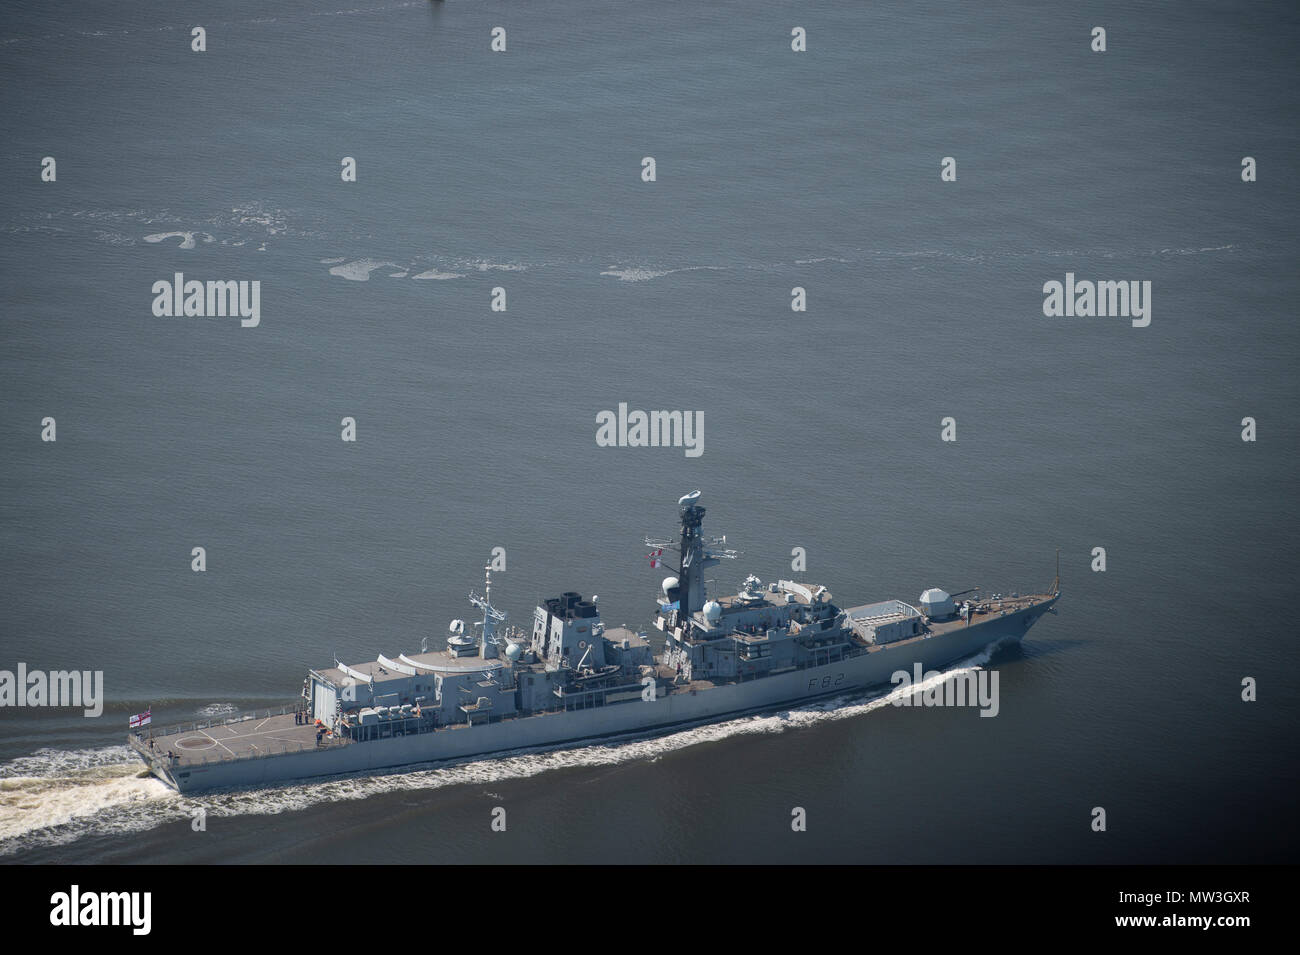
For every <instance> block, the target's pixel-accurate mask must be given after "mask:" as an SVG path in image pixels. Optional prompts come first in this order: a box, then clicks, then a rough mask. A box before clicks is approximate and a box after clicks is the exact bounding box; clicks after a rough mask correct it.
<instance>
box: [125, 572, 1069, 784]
mask: <svg viewBox="0 0 1300 955" xmlns="http://www.w3.org/2000/svg"><path fill="white" fill-rule="evenodd" d="M1056 599H1057V598H1056V597H1055V596H1052V597H1050V598H1048V599H1046V600H1044V601H1043V602H1041V603H1037V604H1035V605H1034V606H1032V607H1030V608H1026V609H1025V610H1022V611H1019V612H1017V613H1014V614H1009V615H1007V616H1006V617H1002V618H998V619H995V620H989V621H982V622H980V623H979V624H978V625H974V626H970V627H968V628H961V629H959V630H955V631H951V632H949V633H945V634H942V635H935V636H933V637H929V638H927V639H924V640H919V641H915V642H910V641H909V643H908V645H907V646H900V647H897V648H890V647H888V646H886V647H882V648H881V650H879V651H878V652H874V653H864V654H861V655H859V656H856V657H852V658H849V659H847V660H841V661H835V662H831V663H826V664H821V665H817V666H811V667H807V668H804V669H800V670H796V671H792V672H788V673H783V674H779V675H774V676H770V677H765V678H763V679H761V680H755V681H745V682H741V683H728V684H722V685H718V686H713V687H711V688H708V689H704V690H701V691H699V692H694V693H692V692H684V693H682V692H678V693H671V694H668V695H662V696H659V697H658V698H657V699H655V700H653V701H648V702H625V703H617V704H612V705H608V706H603V707H593V708H589V709H576V710H570V711H564V712H554V711H553V712H547V713H538V714H536V715H532V716H522V717H517V718H514V719H509V720H503V721H500V722H488V723H480V724H477V725H473V726H469V725H466V726H457V727H447V728H444V729H440V730H438V731H436V732H432V733H421V734H413V735H408V736H394V737H389V738H385V739H377V740H369V741H365V742H354V743H349V744H347V745H342V746H332V747H328V746H327V747H322V748H320V749H315V750H310V749H309V750H306V751H303V752H294V753H283V754H278V755H274V756H266V757H262V758H257V759H243V760H231V761H226V762H212V763H206V764H196V765H188V766H184V767H172V766H169V765H167V761H166V760H165V759H162V758H160V757H158V756H156V755H154V754H151V753H149V752H147V751H142V750H141V749H138V748H137V749H136V752H137V754H138V755H139V756H140V757H141V759H143V760H144V761H145V763H146V764H147V765H148V766H149V768H150V770H151V771H152V772H153V774H154V775H156V776H157V777H158V778H159V779H161V780H162V781H163V782H164V783H166V784H167V785H169V786H170V787H172V788H174V789H176V790H178V791H179V792H183V793H189V792H200V791H212V790H221V789H250V788H260V787H266V786H274V785H281V784H285V783H291V782H295V781H300V780H306V779H315V778H319V777H326V776H332V777H342V776H357V775H367V774H369V775H381V774H387V773H391V772H394V771H398V770H400V769H402V768H404V767H414V766H416V765H421V766H423V765H425V764H436V763H440V762H444V761H449V760H464V759H467V758H473V757H480V756H481V757H487V756H491V755H494V754H501V753H507V752H515V751H527V750H532V749H540V748H555V747H563V746H565V745H573V746H578V745H582V744H592V743H598V742H600V741H602V740H609V739H612V738H617V737H648V736H656V735H662V734H664V733H667V732H671V731H674V730H680V729H684V728H687V727H689V726H692V725H701V724H707V723H716V722H721V721H723V720H726V719H731V718H738V717H742V716H746V715H750V714H754V713H761V712H764V711H772V710H775V709H778V708H780V707H783V706H799V705H804V704H808V703H812V702H815V701H817V700H821V699H827V698H833V697H836V696H840V695H843V694H845V693H847V692H855V691H861V690H868V689H871V688H873V687H877V686H888V685H891V683H892V682H893V681H892V680H891V677H892V675H893V674H894V673H896V672H898V671H900V670H901V671H904V672H907V673H908V674H909V676H910V675H911V674H912V672H913V669H914V667H915V665H917V664H919V665H920V666H921V668H922V670H923V671H934V670H940V669H942V668H943V667H945V666H950V665H952V664H953V663H956V662H958V661H960V660H962V659H966V658H969V657H972V656H975V655H976V654H978V653H979V652H980V651H982V650H985V649H988V648H990V647H993V646H995V645H1001V644H1010V643H1016V642H1019V641H1020V640H1021V639H1022V638H1023V637H1024V635H1025V634H1026V633H1027V632H1028V630H1029V628H1030V627H1031V626H1032V625H1033V623H1034V622H1035V621H1036V620H1037V619H1038V617H1040V616H1041V615H1042V614H1044V613H1047V612H1048V611H1050V610H1051V609H1052V607H1053V605H1054V604H1055V603H1056Z"/></svg>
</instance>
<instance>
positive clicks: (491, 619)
mask: <svg viewBox="0 0 1300 955" xmlns="http://www.w3.org/2000/svg"><path fill="white" fill-rule="evenodd" d="M469 602H470V603H472V604H473V605H474V606H475V607H478V608H480V609H481V610H482V611H483V619H482V620H480V621H479V622H478V623H476V624H475V626H477V627H482V628H483V632H482V634H481V635H480V636H479V656H481V657H482V658H483V659H484V660H491V659H493V658H494V657H496V655H497V640H496V625H497V624H499V623H504V622H505V619H506V615H505V612H504V611H502V610H498V609H497V608H496V607H494V606H492V565H491V564H488V565H487V566H486V567H484V568H483V596H482V597H480V596H479V595H478V594H476V593H474V591H472V590H471V591H470V592H469Z"/></svg>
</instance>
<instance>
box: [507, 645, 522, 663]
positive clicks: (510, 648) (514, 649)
mask: <svg viewBox="0 0 1300 955" xmlns="http://www.w3.org/2000/svg"><path fill="white" fill-rule="evenodd" d="M523 652H524V648H523V647H521V646H520V645H519V644H517V643H507V644H506V659H507V660H509V661H510V662H511V663H515V662H516V661H518V659H519V658H520V657H521V656H522V655H523Z"/></svg>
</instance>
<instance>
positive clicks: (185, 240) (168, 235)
mask: <svg viewBox="0 0 1300 955" xmlns="http://www.w3.org/2000/svg"><path fill="white" fill-rule="evenodd" d="M176 238H179V239H181V244H180V247H181V248H182V249H192V248H194V233H193V232H155V233H154V234H153V235H147V236H145V237H144V240H145V241H146V242H161V241H163V239H176Z"/></svg>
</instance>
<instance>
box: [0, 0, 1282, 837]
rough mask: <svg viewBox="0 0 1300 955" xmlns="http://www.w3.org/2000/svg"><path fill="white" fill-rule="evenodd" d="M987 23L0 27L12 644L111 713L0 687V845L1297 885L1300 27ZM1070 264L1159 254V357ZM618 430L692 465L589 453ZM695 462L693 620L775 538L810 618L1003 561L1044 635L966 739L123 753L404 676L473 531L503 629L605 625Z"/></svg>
mask: <svg viewBox="0 0 1300 955" xmlns="http://www.w3.org/2000/svg"><path fill="white" fill-rule="evenodd" d="M995 7H996V9H976V8H973V7H970V6H969V5H958V4H947V3H915V2H907V3H871V4H859V3H825V4H817V5H806V4H780V3H767V4H762V5H755V4H743V3H711V4H697V3H672V2H669V3H655V4H632V3H597V2H588V0H582V2H579V0H557V2H554V3H547V4H535V3H529V4H524V3H501V4H498V3H469V2H466V3H458V2H447V3H429V2H425V0H418V2H392V3H385V2H382V0H366V2H363V3H362V4H361V5H359V6H356V7H352V8H347V7H346V6H345V5H343V4H333V5H331V4H322V3H320V2H310V3H309V2H305V0H286V2H280V3H276V4H274V5H271V6H270V7H268V6H267V5H266V4H263V3H260V2H258V3H255V2H226V3H221V4H218V5H209V6H206V7H205V8H204V9H202V10H201V11H197V10H196V11H190V10H185V9H180V8H178V7H176V5H174V4H167V3H161V2H154V0H145V2H138V3H132V4H129V5H112V6H108V5H103V4H94V3H86V2H74V3H66V4H60V5H57V6H55V7H51V6H50V5H48V4H38V3H31V2H25V3H11V4H9V5H8V6H7V8H6V12H5V14H4V19H3V28H2V29H0V78H2V79H3V82H2V83H0V104H2V105H3V116H4V132H5V135H4V137H3V147H0V149H2V155H0V168H2V169H3V175H4V181H5V188H4V190H3V191H2V192H0V210H3V220H2V223H0V275H2V276H3V281H0V404H2V412H3V413H0V448H3V457H2V458H0V508H2V511H0V513H2V515H3V519H2V520H0V598H2V599H3V607H4V614H3V621H0V668H13V667H15V666H16V664H17V662H18V661H23V662H25V663H27V664H28V666H29V667H32V668H40V669H64V668H72V667H75V668H86V669H101V670H103V671H104V674H105V680H106V684H107V698H108V702H107V705H106V710H105V715H104V716H103V717H102V718H101V719H98V720H89V719H84V718H82V717H80V716H79V715H70V713H69V711H66V710H63V711H57V710H40V711H34V710H28V709H23V710H15V709H6V710H3V711H0V853H2V854H3V857H4V858H5V860H6V861H24V862H38V861H39V862H45V861H70V862H100V861H115V862H121V861H126V862H160V861H167V862H176V861H180V862H264V861H274V862H322V863H338V862H371V863H392V862H430V863H457V862H467V861H469V862H500V861H526V862H540V861H574V862H590V861H653V862H711V861H722V862H749V861H765V862H766V861H785V860H789V861H825V862H1134V861H1142V862H1169V861H1193V862H1195V861H1216V862H1245V861H1279V860H1286V861H1295V858H1296V854H1297V853H1296V850H1297V842H1298V840H1297V833H1296V824H1295V821H1294V812H1293V808H1292V807H1293V802H1294V795H1293V794H1294V792H1295V786H1296V784H1297V776H1298V772H1297V762H1298V761H1297V755H1298V752H1300V745H1298V744H1297V736H1296V730H1295V727H1296V725H1297V719H1298V718H1300V704H1298V702H1297V700H1298V696H1297V676H1296V675H1297V670H1298V668H1300V659H1298V658H1300V653H1298V652H1297V649H1296V641H1295V635H1294V633H1293V629H1294V628H1293V627H1292V626H1291V625H1290V624H1289V621H1290V620H1291V619H1292V616H1293V605H1294V587H1295V577H1296V568H1297V544H1296V540H1295V534H1294V527H1295V524H1296V495H1297V476H1296V465H1297V455H1296V448H1297V426H1296V420H1297V414H1298V413H1300V405H1298V403H1297V377H1296V375H1295V367H1296V362H1297V359H1298V358H1300V347H1298V346H1300V334H1298V333H1297V330H1296V324H1295V303H1296V301H1297V300H1298V297H1300V280H1298V279H1297V270H1296V262H1297V239H1296V229H1295V222H1296V216H1297V212H1298V211H1300V209H1298V208H1297V206H1298V203H1297V196H1296V190H1295V182H1296V181H1297V173H1298V172H1300V169H1298V168H1297V166H1298V163H1297V156H1298V155H1300V143H1297V138H1298V137H1297V128H1298V127H1297V123H1296V119H1297V105H1298V103H1300V87H1298V86H1297V84H1296V82H1295V72H1294V53H1293V51H1294V49H1295V43H1296V40H1297V34H1298V33H1300V14H1298V13H1297V11H1296V9H1295V7H1294V6H1292V5H1288V4H1283V3H1278V4H1260V5H1256V6H1253V7H1252V8H1251V10H1250V12H1249V13H1246V12H1243V11H1240V10H1239V9H1237V8H1235V7H1234V6H1233V5H1231V4H1210V3H1183V4H1178V5H1175V6H1170V5H1168V4H1157V3H1123V4H1109V3H1100V4H1094V5H1091V6H1090V7H1089V9H1088V10H1086V11H1084V10H1079V9H1077V8H1075V7H1073V6H1071V5H1068V4H1062V5H1058V6H1054V7H1044V6H1043V5H1041V4H1031V3H1023V4H1019V3H1017V4H998V5H995ZM1098 24H1100V25H1103V26H1105V27H1106V29H1107V31H1108V49H1107V51H1106V52H1105V53H1094V52H1092V51H1091V50H1090V49H1089V32H1090V30H1091V28H1092V27H1093V26H1095V25H1098ZM195 25H201V26H204V27H205V29H206V31H207V51H206V52H205V53H201V54H200V53H194V52H191V50H190V47H189V31H190V28H191V27H192V26H195ZM495 26H503V27H505V28H506V30H507V43H508V51H507V52H506V53H504V54H494V53H492V52H491V51H490V50H489V41H490V31H491V29H492V28H493V27H495ZM794 26H803V27H804V28H806V30H807V34H808V44H809V51H808V52H807V53H804V54H795V53H793V52H791V50H790V45H789V44H790V31H791V28H792V27H794ZM1247 155H1249V156H1253V157H1255V158H1256V159H1257V161H1258V168H1259V179H1258V181H1257V182H1255V183H1252V184H1245V183H1243V182H1242V181H1241V178H1240V175H1239V170H1240V163H1241V159H1242V157H1243V156H1247ZM44 156H54V157H55V158H56V160H57V164H58V165H57V176H58V177H57V181H56V182H54V183H43V182H41V181H40V179H39V175H38V173H39V164H40V160H41V158H42V157H44ZM344 156H351V157H354V158H355V159H356V160H357V165H358V173H359V176H358V181H357V182H356V183H352V184H345V183H343V182H342V181H341V179H340V174H339V171H340V161H341V159H342V157H344ZM645 156H653V157H654V158H655V160H656V164H657V181H656V182H655V183H653V184H649V183H644V182H642V181H641V179H640V172H641V160H642V158H643V157H645ZM945 156H952V157H955V158H956V160H957V164H958V165H957V171H958V178H957V181H956V182H953V183H942V182H940V178H939V165H940V160H941V159H942V157H945ZM1067 271H1071V272H1074V273H1075V274H1076V275H1078V276H1079V277H1080V278H1090V279H1094V280H1101V279H1113V280H1121V279H1123V280H1130V279H1136V280H1149V281H1151V283H1152V287H1153V293H1152V313H1151V314H1152V321H1151V324H1150V326H1149V327H1147V328H1133V327H1132V326H1131V325H1130V323H1129V322H1128V321H1126V320H1123V319H1114V318H1108V319H1097V318H1094V319H1047V318H1045V317H1044V316H1043V314H1042V299H1043V295H1042V286H1043V283H1044V282H1047V281H1050V280H1053V279H1055V280H1058V281H1059V280H1063V279H1064V277H1065V273H1066V272H1067ZM175 272H183V273H184V274H185V275H186V276H187V277H188V278H199V279H234V280H238V279H247V280H259V281H260V282H261V283H262V285H261V288H262V298H261V313H262V317H261V325H260V326H259V327H258V328H256V329H243V328H240V327H239V323H238V321H237V320H234V319H197V318H190V319H183V318H182V319H165V318H155V317H154V316H153V315H152V313H151V309H150V305H151V302H152V298H153V296H152V294H151V291H150V289H151V286H152V284H153V283H154V282H155V281H158V280H160V279H170V278H171V277H172V275H173V274H174V273H175ZM796 285H797V286H802V287H804V288H806V289H807V295H808V302H809V305H808V310H807V312H805V313H794V312H792V311H791V309H790V305H789V303H790V290H791V288H792V287H794V286H796ZM498 286H500V287H504V288H505V289H506V290H507V295H508V310H507V311H506V312H504V313H498V312H493V311H491V310H490V309H489V301H490V297H491V294H492V289H493V288H494V287H498ZM621 401H626V402H628V404H629V405H630V407H632V408H647V409H648V408H678V409H687V410H701V411H703V413H704V419H705V431H704V447H705V452H704V454H703V455H702V456H700V457H699V458H689V457H687V456H686V455H685V454H683V453H682V451H681V449H630V448H625V449H609V448H598V447H596V446H595V443H594V440H593V438H594V431H595V427H594V421H595V415H596V413H597V412H598V411H600V410H603V409H614V408H616V407H617V405H618V403H619V402H621ZM950 415H951V416H953V417H955V418H956V419H957V423H958V425H957V426H958V440H957V441H956V443H943V442H941V441H940V440H939V430H940V428H939V423H940V420H941V418H943V417H946V416H950ZM46 416H53V417H54V418H55V419H56V420H57V429H58V430H57V435H58V440H57V442H55V443H53V444H49V443H43V442H42V441H40V439H39V437H40V422H41V420H42V418H44V417H46ZM344 416H353V417H355V418H356V420H357V423H358V432H359V440H358V441H357V443H356V444H355V445H350V444H345V443H343V442H342V441H340V439H339V422H340V419H341V418H342V417H344ZM1245 416H1252V417H1254V418H1256V419H1257V422H1258V429H1259V432H1258V433H1259V438H1258V441H1256V442H1255V443H1244V442H1243V441H1242V440H1241V439H1240V430H1241V425H1240V422H1241V419H1242V418H1243V417H1245ZM697 487H698V488H701V489H703V491H704V495H705V503H706V505H707V506H708V509H709V515H708V519H707V520H708V527H709V529H710V530H712V531H713V532H714V533H718V534H722V533H725V534H726V535H727V538H728V542H729V544H730V545H731V546H733V547H736V548H738V549H739V550H741V551H742V552H743V556H742V558H741V559H740V560H738V561H737V562H735V563H733V564H727V565H724V566H722V567H720V568H719V569H718V571H717V575H716V576H717V586H718V588H719V589H722V590H729V589H730V588H732V587H734V586H735V585H736V584H737V583H739V581H740V580H742V579H743V578H744V576H745V575H746V574H747V573H750V572H753V573H757V574H759V575H760V576H762V577H763V578H765V579H773V578H775V577H777V576H779V575H789V573H790V566H789V561H790V553H791V549H792V548H793V547H796V546H799V547H804V548H806V549H807V553H808V572H807V575H806V576H807V577H808V578H810V579H813V580H815V581H817V582H820V583H824V584H825V585H827V586H828V587H829V588H830V589H831V590H832V591H833V592H834V593H835V595H836V597H837V599H838V600H839V601H840V602H841V603H843V604H845V605H853V604H857V603H864V602H867V601H869V600H872V599H883V598H886V597H891V596H899V597H902V598H904V599H908V600H914V599H915V598H916V596H917V595H918V594H919V593H920V592H921V590H922V589H924V588H926V587H929V586H941V587H946V588H948V589H950V590H962V589H965V588H967V587H974V586H983V587H985V588H988V589H991V590H1007V591H1010V590H1030V589H1039V588H1042V587H1045V586H1046V585H1047V584H1048V583H1049V582H1050V581H1051V579H1052V576H1053V573H1054V563H1053V562H1054V553H1055V550H1056V549H1057V548H1060V550H1061V574H1062V579H1063V582H1062V585H1063V590H1064V597H1063V599H1062V602H1061V612H1060V614H1059V615H1057V616H1054V617H1047V618H1045V619H1044V620H1043V621H1042V622H1041V623H1040V624H1038V626H1037V627H1036V628H1035V629H1034V630H1033V631H1032V632H1031V634H1030V638H1029V639H1028V640H1027V641H1026V642H1025V643H1024V645H1023V646H1022V647H1020V648H1018V649H1016V650H1012V651H1006V652H1002V653H999V654H998V655H997V656H994V657H992V658H991V659H989V658H987V657H981V658H978V659H976V660H973V661H969V662H968V663H967V664H966V665H968V666H984V667H990V668H996V669H997V670H999V672H1000V675H1001V685H1000V689H1001V712H1000V715H999V716H998V717H997V718H996V719H981V718H979V717H978V716H977V713H976V711H975V710H969V709H968V710H920V709H898V708H895V707H893V706H889V705H887V704H883V703H881V702H879V701H877V702H875V703H873V702H872V701H871V699H870V698H869V697H865V696H864V697H849V698H845V699H842V700H838V701H835V702H834V703H833V704H830V705H822V706H818V707H810V708H805V709H799V710H794V711H791V712H788V713H782V714H775V715H771V716H766V717H759V718H753V719H746V720H741V721H733V722H729V723H726V724H723V725H721V726H717V727H710V728H706V729H702V730H694V731H689V732H685V733H679V734H676V735H673V736H671V737H667V738H664V739H659V740H652V741H641V742H633V743H622V744H614V745H602V746H592V747H584V748H579V749H575V750H567V751H561V752H554V753H545V754H533V755H521V756H515V757H509V758H505V759H499V760H487V761H480V762H472V763H468V764H463V765H459V766H454V767H450V768H436V769H429V768H425V769H422V770H419V771H416V772H412V773H404V774H395V775H391V776H387V777H382V778H379V779H371V780H344V781H333V782H326V783H309V784H304V785H299V786H290V787H285V788H282V789H277V790H270V791H263V792H255V793H245V794H236V795H217V796H203V797H197V798H182V797H179V796H177V795H175V794H173V793H169V792H168V791H167V790H166V789H165V788H164V787H163V786H162V785H161V784H160V783H158V782H156V781H153V780H149V779H140V778H138V775H137V774H138V771H139V767H138V766H137V765H136V764H135V763H133V762H132V761H131V760H130V759H129V758H128V757H127V751H126V749H125V747H124V746H123V745H122V740H123V737H124V734H125V732H126V720H127V716H128V715H129V714H131V713H134V712H137V711H139V710H141V709H143V708H144V706H146V705H148V704H150V703H152V705H153V710H154V715H155V720H156V722H158V723H160V724H166V723H172V722H181V721H189V720H193V719H196V718H200V717H202V716H205V715H210V714H220V713H235V712H246V711H249V710H253V709H257V708H259V707H262V708H264V707H267V706H272V705H276V706H278V705H280V704H281V703H283V702H285V701H286V700H288V699H291V698H292V697H293V695H294V694H295V693H296V690H297V687H298V686H299V685H300V683H301V680H302V677H303V674H304V672H305V669H306V668H307V667H308V666H317V665H328V664H329V663H330V662H331V661H332V659H333V656H334V655H337V656H338V657H340V658H341V659H344V660H345V661H360V660H366V659H373V657H374V655H375V654H376V653H378V652H384V653H387V654H389V655H393V654H395V653H397V652H400V651H403V650H405V651H408V652H409V651H411V650H414V649H418V647H419V645H420V641H421V639H422V638H424V637H430V638H431V641H432V643H433V645H437V643H438V641H439V640H440V639H441V636H442V635H443V634H444V633H445V631H446V625H447V621H448V620H450V619H451V618H452V617H463V616H468V615H469V612H470V608H469V607H468V606H467V605H466V603H465V600H464V595H465V594H466V593H467V592H468V590H469V589H470V588H471V587H474V586H476V585H478V584H479V583H480V576H481V570H480V568H481V567H482V565H483V562H484V560H485V559H486V558H487V556H488V554H489V551H490V550H491V548H492V547H494V546H504V547H506V548H507V554H508V570H507V572H506V573H504V574H500V575H498V577H497V579H496V580H495V581H494V584H495V587H494V597H498V598H499V603H501V604H502V605H503V606H504V607H505V608H506V609H508V610H509V611H510V612H511V614H512V616H513V618H514V619H515V620H516V621H519V622H526V620H527V618H528V616H529V615H530V613H531V609H532V606H533V604H534V602H535V601H536V600H537V598H539V597H545V596H548V595H551V594H554V593H558V592H560V591H565V590H580V591H583V592H586V593H590V592H593V591H594V592H596V593H598V594H599V595H600V598H601V599H600V602H601V607H602V610H603V613H604V615H605V619H606V620H607V622H609V623H611V624H621V623H628V624H631V625H634V626H644V625H646V624H648V622H649V619H650V613H651V598H652V596H653V595H654V594H655V592H656V590H657V586H658V577H659V576H660V575H659V574H656V573H655V572H653V571H650V570H648V569H647V567H646V562H645V560H644V557H643V554H644V547H643V545H642V543H641V538H642V536H643V535H644V534H647V533H652V534H664V535H668V534H671V533H672V532H673V531H674V526H673V525H674V518H675V507H674V502H675V500H676V498H677V497H678V496H679V495H681V494H682V493H685V492H686V491H689V490H692V489H694V488H697ZM195 546H202V547H204V548H206V551H207V562H208V565H207V566H208V569H207V571H206V573H203V574H196V573H192V572H191V570H190V552H191V548H193V547H195ZM1098 546H1102V547H1105V548H1106V551H1107V564H1108V566H1107V570H1106V572H1105V573H1094V572H1092V571H1091V570H1090V562H1091V552H1092V549H1093V548H1094V547H1098ZM1244 677H1253V678H1255V679H1256V680H1257V681H1258V687H1259V691H1258V692H1259V700H1258V702H1255V703H1249V704H1248V703H1244V702H1242V701H1241V698H1240V692H1241V681H1242V679H1243V678H1244ZM497 805H502V806H505V807H506V808H507V810H508V813H509V828H508V831H507V833H505V834H500V833H493V832H491V831H490V830H489V826H488V822H489V813H490V811H491V808H492V807H493V806H497ZM195 806H203V807H205V808H206V809H207V810H208V813H209V824H208V831H207V832H206V833H202V834H199V833H194V832H192V831H191V829H190V825H189V812H190V811H191V810H192V808H193V807H195ZM794 806H802V807H804V808H805V809H806V810H807V813H808V819H809V825H808V831H807V832H805V833H794V832H792V831H791V829H790V812H791V808H792V807H794ZM1095 806H1102V807H1104V808H1105V809H1106V811H1107V814H1108V831H1107V832H1106V833H1104V834H1100V833H1094V832H1092V831H1091V830H1090V826H1089V823H1090V820H1091V815H1090V813H1091V810H1092V808H1093V807H1095Z"/></svg>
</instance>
